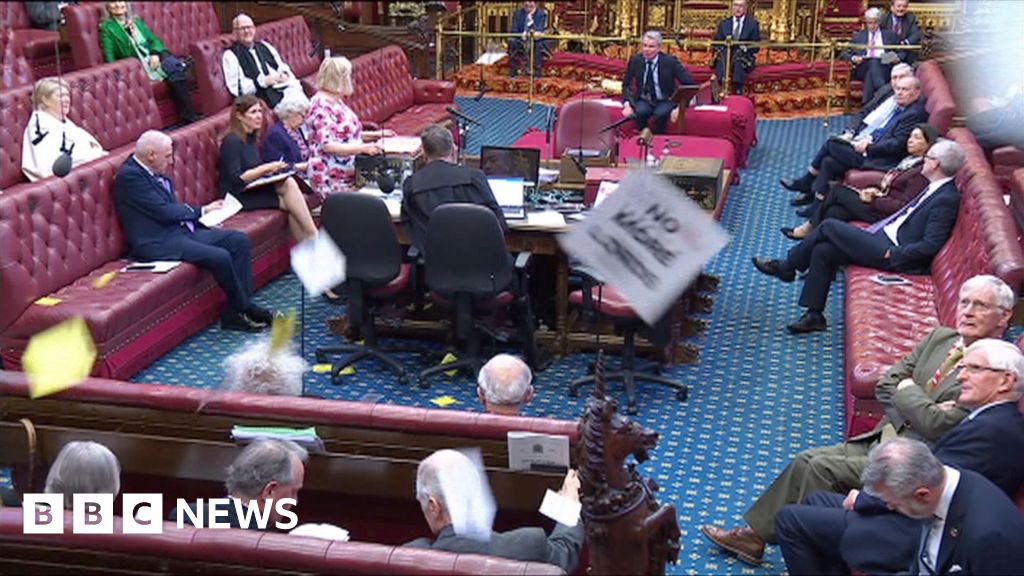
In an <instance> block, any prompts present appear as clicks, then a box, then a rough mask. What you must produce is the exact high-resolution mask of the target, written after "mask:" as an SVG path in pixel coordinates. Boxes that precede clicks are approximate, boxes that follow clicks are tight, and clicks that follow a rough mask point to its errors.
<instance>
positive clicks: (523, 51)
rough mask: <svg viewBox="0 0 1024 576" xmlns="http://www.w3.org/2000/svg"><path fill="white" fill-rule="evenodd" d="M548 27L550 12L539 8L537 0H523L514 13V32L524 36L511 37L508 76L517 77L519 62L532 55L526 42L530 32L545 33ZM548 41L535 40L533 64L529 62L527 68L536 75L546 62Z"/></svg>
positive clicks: (509, 41) (537, 75)
mask: <svg viewBox="0 0 1024 576" xmlns="http://www.w3.org/2000/svg"><path fill="white" fill-rule="evenodd" d="M547 29H548V13H547V11H546V10H544V9H543V8H538V7H537V3H536V2H523V6H522V8H520V9H518V10H516V12H515V14H513V15H512V30H511V33H512V34H521V35H522V38H509V40H508V56H509V64H508V76H509V78H515V77H516V75H517V74H518V73H519V63H520V62H522V61H523V60H525V59H527V58H528V57H529V55H530V47H529V45H528V44H526V42H529V41H530V37H529V36H530V33H531V32H536V33H537V34H543V33H544V32H545V31H546V30H547ZM546 46H547V43H546V42H545V41H544V40H533V63H532V64H533V65H532V66H531V65H530V64H527V70H532V71H533V75H534V76H535V77H539V76H540V72H541V66H542V64H543V63H544V48H545V47H546Z"/></svg>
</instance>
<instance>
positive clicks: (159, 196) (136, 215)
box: [114, 130, 273, 332]
mask: <svg viewBox="0 0 1024 576" xmlns="http://www.w3.org/2000/svg"><path fill="white" fill-rule="evenodd" d="M173 156H174V150H173V147H172V143H171V137H170V136H168V135H166V134H164V133H163V132H158V131H156V130H148V131H146V132H145V133H144V134H143V135H142V136H141V137H139V141H138V142H137V143H136V145H135V154H133V155H132V156H131V157H129V158H128V159H127V160H125V162H124V164H122V165H121V168H120V169H119V170H118V172H117V177H116V178H115V179H114V206H115V208H116V210H117V216H118V218H119V219H120V221H121V227H122V228H123V229H124V235H125V239H126V240H127V242H128V246H129V253H130V255H131V256H132V257H133V258H135V259H138V260H182V261H184V262H191V263H193V264H195V265H196V266H199V267H200V268H203V269H206V270H209V271H210V272H211V273H212V274H213V277H214V278H215V279H216V280H217V284H218V285H220V287H221V288H223V289H224V292H226V293H227V296H228V301H227V308H226V309H225V310H224V312H223V314H222V315H221V327H222V328H224V329H225V330H240V331H243V332H259V331H262V330H264V329H266V328H267V327H268V326H269V325H270V321H271V320H272V319H273V315H272V314H271V313H270V312H269V311H267V310H265V309H263V308H260V307H258V306H256V305H254V304H253V303H252V300H251V298H252V293H253V286H252V258H251V256H250V254H249V238H248V237H247V236H246V235H245V234H244V233H242V232H238V231H234V230H210V229H207V228H205V227H203V226H201V225H200V224H199V222H198V221H199V218H201V217H202V216H203V215H204V214H206V213H207V212H211V211H213V210H217V209H219V208H221V206H222V205H223V203H224V201H223V200H217V201H215V202H211V203H210V204H207V205H206V206H192V205H189V204H184V203H182V202H178V200H177V198H176V197H175V196H174V186H173V185H172V184H171V181H170V179H168V178H167V177H166V176H165V175H164V172H165V171H166V170H167V167H168V166H169V165H170V163H171V158H172V157H173Z"/></svg>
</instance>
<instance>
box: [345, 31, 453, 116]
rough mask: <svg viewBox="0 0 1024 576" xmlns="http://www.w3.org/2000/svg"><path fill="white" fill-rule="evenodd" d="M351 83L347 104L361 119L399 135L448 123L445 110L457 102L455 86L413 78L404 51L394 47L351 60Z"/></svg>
mask: <svg viewBox="0 0 1024 576" xmlns="http://www.w3.org/2000/svg"><path fill="white" fill-rule="evenodd" d="M352 83H353V85H354V88H355V93H353V94H352V95H351V96H349V98H348V100H347V103H348V105H349V106H350V107H351V108H352V110H353V111H354V112H355V113H356V114H357V115H358V116H359V119H360V120H362V121H363V122H364V123H366V122H373V123H376V124H378V125H380V126H381V127H383V128H390V129H392V130H394V131H395V132H397V133H399V134H408V135H415V134H419V133H420V132H421V131H422V130H423V129H424V128H426V127H427V126H428V125H429V124H435V123H438V122H443V121H445V120H447V119H448V117H449V114H448V112H447V111H446V110H445V107H446V106H451V105H452V104H453V102H454V101H455V85H454V84H453V83H451V82H444V81H439V80H418V79H413V77H412V73H411V72H410V71H409V60H408V58H407V57H406V55H405V51H403V50H402V48H401V47H399V46H394V45H392V46H385V47H383V48H379V49H377V50H374V51H372V52H368V53H366V54H363V55H362V56H358V57H356V58H355V59H354V60H352Z"/></svg>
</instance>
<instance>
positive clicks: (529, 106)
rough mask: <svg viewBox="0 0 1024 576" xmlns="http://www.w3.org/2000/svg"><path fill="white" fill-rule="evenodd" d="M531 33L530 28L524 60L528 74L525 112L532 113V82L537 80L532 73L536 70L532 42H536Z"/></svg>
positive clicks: (534, 51)
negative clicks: (528, 46) (528, 82)
mask: <svg viewBox="0 0 1024 576" xmlns="http://www.w3.org/2000/svg"><path fill="white" fill-rule="evenodd" d="M533 35H534V32H533V30H530V32H529V34H528V35H527V39H528V40H527V41H528V42H529V43H530V48H529V52H528V55H529V56H528V59H527V61H526V67H527V68H528V69H529V72H528V74H529V77H530V87H529V94H528V95H527V96H526V113H527V114H532V113H533V84H534V82H536V81H537V78H536V77H535V76H534V75H533V73H534V71H535V70H536V68H534V60H533V58H534V56H535V55H536V48H535V46H534V44H535V43H536V42H535V40H534V37H533Z"/></svg>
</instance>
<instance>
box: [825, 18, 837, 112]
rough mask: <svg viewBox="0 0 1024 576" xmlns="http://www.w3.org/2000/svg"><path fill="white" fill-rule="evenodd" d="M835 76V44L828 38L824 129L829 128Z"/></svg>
mask: <svg viewBox="0 0 1024 576" xmlns="http://www.w3.org/2000/svg"><path fill="white" fill-rule="evenodd" d="M835 74H836V42H835V40H833V39H831V38H829V40H828V81H826V82H825V121H824V122H823V123H822V125H823V126H824V127H825V128H828V126H829V122H830V120H829V118H830V117H831V114H832V85H833V83H834V82H835Z"/></svg>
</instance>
